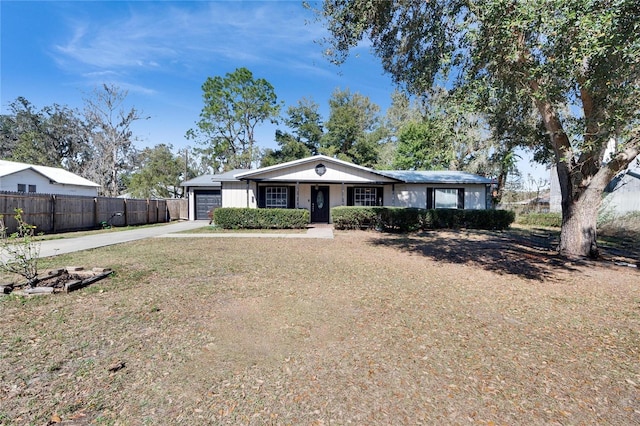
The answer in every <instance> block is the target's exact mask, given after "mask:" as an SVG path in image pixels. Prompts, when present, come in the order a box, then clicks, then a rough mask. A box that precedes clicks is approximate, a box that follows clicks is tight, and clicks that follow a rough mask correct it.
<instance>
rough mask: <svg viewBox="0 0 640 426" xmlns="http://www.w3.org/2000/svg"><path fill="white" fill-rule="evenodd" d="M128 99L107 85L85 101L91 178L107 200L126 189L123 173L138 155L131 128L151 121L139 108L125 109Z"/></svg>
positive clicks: (124, 94)
mask: <svg viewBox="0 0 640 426" xmlns="http://www.w3.org/2000/svg"><path fill="white" fill-rule="evenodd" d="M127 95H128V92H127V91H126V90H121V89H120V88H119V87H117V86H115V85H107V84H103V86H102V89H95V90H94V91H93V93H92V95H91V96H90V97H88V98H86V99H85V119H86V121H87V127H88V130H89V132H90V137H91V141H92V145H93V149H94V155H93V158H92V160H91V161H92V167H91V168H90V170H89V171H88V172H87V174H89V178H90V179H92V180H93V181H95V182H97V183H99V184H100V185H101V186H102V192H103V194H104V195H106V196H112V197H113V196H117V195H118V194H120V191H121V189H123V188H124V185H123V182H122V175H123V173H125V172H127V171H129V170H130V169H131V166H132V164H131V163H132V158H133V156H134V155H135V152H136V151H135V147H134V146H133V138H132V137H133V132H132V131H131V125H132V124H133V123H134V122H135V121H137V120H143V119H147V118H148V117H144V116H142V114H141V112H140V111H138V110H137V109H136V108H135V107H131V108H130V109H127V108H126V107H125V106H124V103H125V99H126V97H127Z"/></svg>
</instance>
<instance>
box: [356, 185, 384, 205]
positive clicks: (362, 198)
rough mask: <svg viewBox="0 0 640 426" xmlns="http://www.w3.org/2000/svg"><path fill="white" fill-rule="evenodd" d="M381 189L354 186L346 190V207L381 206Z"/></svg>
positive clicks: (382, 192)
mask: <svg viewBox="0 0 640 426" xmlns="http://www.w3.org/2000/svg"><path fill="white" fill-rule="evenodd" d="M383 194H384V190H383V188H380V187H372V186H360V187H358V186H356V187H352V186H350V187H348V188H347V205H348V206H366V207H368V206H382V205H384V204H383V202H382V197H383Z"/></svg>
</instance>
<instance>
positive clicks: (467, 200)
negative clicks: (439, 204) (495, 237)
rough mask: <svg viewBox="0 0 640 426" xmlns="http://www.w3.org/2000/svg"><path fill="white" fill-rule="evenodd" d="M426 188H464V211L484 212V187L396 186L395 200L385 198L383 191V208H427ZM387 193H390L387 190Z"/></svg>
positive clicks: (453, 185)
mask: <svg viewBox="0 0 640 426" xmlns="http://www.w3.org/2000/svg"><path fill="white" fill-rule="evenodd" d="M427 187H429V188H464V208H465V209H466V210H484V209H486V208H487V188H486V186H485V185H456V184H424V183H421V184H396V186H395V198H394V197H393V196H391V193H390V192H389V196H388V197H387V190H386V189H385V199H384V205H385V206H395V207H417V208H422V209H424V208H426V207H427ZM389 191H391V190H390V189H389Z"/></svg>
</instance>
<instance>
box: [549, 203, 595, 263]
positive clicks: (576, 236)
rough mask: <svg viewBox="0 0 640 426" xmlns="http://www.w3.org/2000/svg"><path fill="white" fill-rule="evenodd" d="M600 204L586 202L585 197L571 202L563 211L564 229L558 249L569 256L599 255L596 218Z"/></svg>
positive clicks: (593, 256)
mask: <svg viewBox="0 0 640 426" xmlns="http://www.w3.org/2000/svg"><path fill="white" fill-rule="evenodd" d="M598 207H599V203H598V204H594V203H590V202H586V201H585V200H584V199H580V200H578V201H574V202H572V203H569V208H568V209H563V212H562V230H561V231H560V246H559V247H558V251H559V252H560V254H562V255H564V256H567V257H587V256H589V257H592V258H595V257H597V256H598V244H597V242H596V237H597V234H596V220H597V217H598Z"/></svg>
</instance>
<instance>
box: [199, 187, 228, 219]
mask: <svg viewBox="0 0 640 426" xmlns="http://www.w3.org/2000/svg"><path fill="white" fill-rule="evenodd" d="M194 195H195V205H196V220H209V215H208V214H207V212H209V210H212V209H217V208H218V207H222V191H221V190H220V189H210V190H201V191H195V192H194Z"/></svg>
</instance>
